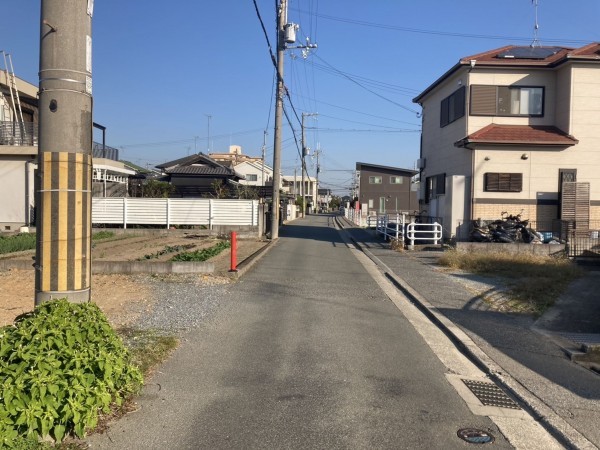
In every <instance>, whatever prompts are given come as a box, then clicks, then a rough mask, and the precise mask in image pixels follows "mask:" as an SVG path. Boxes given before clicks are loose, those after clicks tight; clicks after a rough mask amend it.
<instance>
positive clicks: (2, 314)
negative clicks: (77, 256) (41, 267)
mask: <svg viewBox="0 0 600 450" xmlns="http://www.w3.org/2000/svg"><path fill="white" fill-rule="evenodd" d="M216 242H217V239H215V238H210V237H204V236H198V235H194V234H185V235H184V234H176V235H175V234H173V235H171V234H166V235H158V236H135V235H126V236H117V237H115V238H111V239H107V240H102V241H94V243H93V246H92V264H93V261H134V260H148V261H167V260H169V259H170V258H172V257H173V256H174V255H176V254H177V253H178V252H177V251H171V252H165V249H167V248H181V250H180V251H195V250H199V249H202V248H208V247H211V246H213V245H214V244H215V243H216ZM265 245H267V241H260V240H253V239H243V240H242V239H240V240H238V245H237V254H238V258H237V260H238V264H239V263H240V262H242V261H243V260H244V259H246V258H248V257H249V256H251V255H252V254H254V253H255V252H257V251H258V250H260V249H261V248H263V247H264V246H265ZM184 246H185V247H188V248H187V249H185V248H183V247H184ZM163 252H164V253H163ZM230 255H231V252H230V251H229V250H225V251H223V252H221V253H220V254H219V255H217V256H215V257H213V258H211V259H210V260H209V261H210V262H212V263H214V265H215V272H214V274H212V275H207V274H202V275H200V274H199V275H198V280H197V282H200V283H202V282H206V283H208V282H212V281H211V279H212V278H219V279H222V278H223V277H224V276H226V275H227V273H228V271H229V269H230V267H231V262H230V261H231V260H230ZM3 256H4V257H9V258H11V259H25V260H31V259H32V258H33V257H34V256H35V251H27V252H20V253H19V254H15V255H3ZM91 288H92V301H93V302H95V303H96V304H97V305H98V306H99V307H100V308H101V309H102V310H103V311H104V313H105V314H106V315H107V317H108V319H109V321H110V322H111V323H112V324H113V326H115V327H120V326H125V325H128V324H130V323H131V322H132V321H133V320H135V318H136V317H137V315H138V314H140V313H143V311H145V310H150V309H151V308H152V304H153V303H154V301H155V299H153V297H152V291H151V289H150V288H149V286H148V285H147V283H145V282H144V277H143V276H139V275H124V274H94V275H93V276H92V283H91ZM34 293H35V273H34V271H33V270H9V271H4V272H0V326H4V325H10V324H12V323H13V322H14V320H15V318H16V317H17V316H18V315H20V314H23V313H26V312H29V311H32V310H33V308H34ZM140 311H141V312H140Z"/></svg>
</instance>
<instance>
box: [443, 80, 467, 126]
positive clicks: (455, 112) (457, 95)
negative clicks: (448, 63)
mask: <svg viewBox="0 0 600 450" xmlns="http://www.w3.org/2000/svg"><path fill="white" fill-rule="evenodd" d="M464 115H465V87H464V86H461V87H460V88H458V89H457V90H456V91H454V92H453V93H452V94H451V95H450V96H448V97H446V98H445V99H444V100H442V104H441V112H440V127H442V128H443V127H445V126H446V125H448V124H451V123H452V122H454V121H455V120H458V119H460V118H461V117H462V116H464Z"/></svg>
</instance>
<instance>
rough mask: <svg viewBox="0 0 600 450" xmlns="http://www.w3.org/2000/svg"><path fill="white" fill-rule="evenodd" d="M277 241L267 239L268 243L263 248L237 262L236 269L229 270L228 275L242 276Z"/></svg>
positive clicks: (233, 276) (237, 277) (236, 277)
mask: <svg viewBox="0 0 600 450" xmlns="http://www.w3.org/2000/svg"><path fill="white" fill-rule="evenodd" d="M277 242H279V240H275V241H269V243H268V244H267V245H265V246H264V247H263V248H261V249H259V250H257V251H256V252H254V253H253V254H251V255H250V256H248V257H247V258H246V259H244V260H243V261H242V262H241V263H239V264H238V267H237V270H236V271H235V272H229V275H230V276H231V277H232V278H235V279H239V278H240V277H242V276H244V275H245V274H246V272H248V270H250V269H251V268H252V266H254V264H256V263H257V262H258V261H259V260H260V259H261V258H262V257H263V256H265V255H266V254H267V252H268V251H269V250H271V248H273V247H274V246H275V245H277Z"/></svg>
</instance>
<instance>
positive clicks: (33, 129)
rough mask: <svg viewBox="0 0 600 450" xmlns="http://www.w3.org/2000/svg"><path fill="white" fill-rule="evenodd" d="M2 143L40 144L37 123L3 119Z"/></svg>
mask: <svg viewBox="0 0 600 450" xmlns="http://www.w3.org/2000/svg"><path fill="white" fill-rule="evenodd" d="M0 145H16V146H34V145H38V127H37V123H33V122H9V121H1V122H0Z"/></svg>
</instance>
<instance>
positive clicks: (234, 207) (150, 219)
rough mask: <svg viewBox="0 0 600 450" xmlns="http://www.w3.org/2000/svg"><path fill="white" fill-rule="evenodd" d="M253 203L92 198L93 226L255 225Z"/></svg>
mask: <svg viewBox="0 0 600 450" xmlns="http://www.w3.org/2000/svg"><path fill="white" fill-rule="evenodd" d="M258 210H259V208H258V201H257V200H235V199H233V200H230V199H207V198H129V197H106V198H105V197H102V198H100V197H94V198H92V223H93V224H95V225H96V224H98V225H99V224H120V225H123V228H127V225H164V226H165V227H166V228H169V227H171V226H172V225H205V226H208V227H209V228H211V229H212V227H213V226H214V225H238V226H257V225H258Z"/></svg>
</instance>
